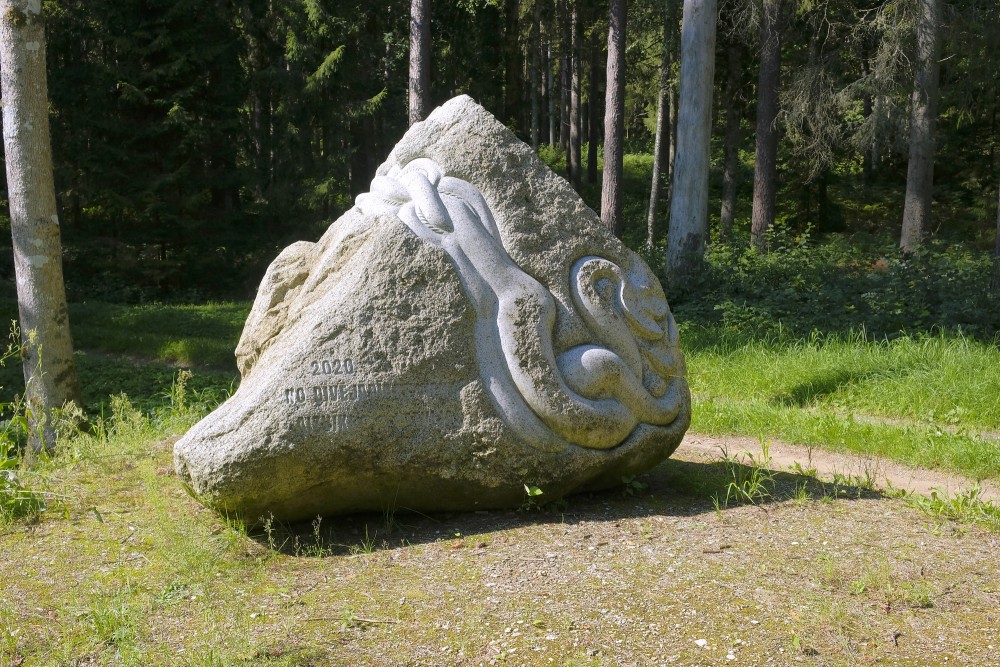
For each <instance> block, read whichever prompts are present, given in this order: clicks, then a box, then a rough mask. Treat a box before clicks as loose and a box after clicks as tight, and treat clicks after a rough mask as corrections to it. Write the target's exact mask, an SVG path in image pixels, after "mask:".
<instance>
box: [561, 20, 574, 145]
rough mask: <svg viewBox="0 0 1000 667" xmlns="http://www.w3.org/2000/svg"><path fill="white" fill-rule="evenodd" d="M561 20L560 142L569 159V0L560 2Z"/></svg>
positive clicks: (571, 37) (571, 82)
mask: <svg viewBox="0 0 1000 667" xmlns="http://www.w3.org/2000/svg"><path fill="white" fill-rule="evenodd" d="M559 9H560V11H559V20H560V21H561V22H562V23H561V26H562V40H561V42H562V43H561V44H560V45H559V51H560V56H559V144H560V145H561V146H562V149H563V150H564V151H565V152H566V159H567V161H568V160H569V129H570V128H569V124H570V120H569V114H570V95H571V94H572V93H571V91H570V89H571V88H572V86H573V81H572V78H571V77H570V73H569V71H570V66H571V65H572V56H571V55H570V52H571V47H572V42H573V33H572V26H571V25H570V15H569V0H561V2H560V4H559Z"/></svg>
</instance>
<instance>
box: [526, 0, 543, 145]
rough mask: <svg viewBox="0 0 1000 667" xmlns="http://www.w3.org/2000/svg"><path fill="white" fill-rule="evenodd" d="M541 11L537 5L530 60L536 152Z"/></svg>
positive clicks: (532, 125)
mask: <svg viewBox="0 0 1000 667" xmlns="http://www.w3.org/2000/svg"><path fill="white" fill-rule="evenodd" d="M540 13H541V9H540V7H539V4H538V3H537V2H536V3H535V8H534V12H533V13H532V20H531V40H530V46H529V48H530V49H531V57H530V58H529V59H528V63H529V67H530V68H531V69H530V75H529V78H530V79H531V147H532V148H534V149H535V150H536V151H537V150H538V135H539V128H540V121H541V118H540V116H541V99H540V98H541V90H540V89H541V87H542V85H541V81H540V78H541V71H542V68H541V60H542V40H541V35H540V30H541V18H540Z"/></svg>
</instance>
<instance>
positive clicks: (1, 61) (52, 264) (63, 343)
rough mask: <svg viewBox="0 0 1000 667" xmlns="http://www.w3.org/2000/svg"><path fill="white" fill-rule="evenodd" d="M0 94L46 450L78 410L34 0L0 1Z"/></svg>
mask: <svg viewBox="0 0 1000 667" xmlns="http://www.w3.org/2000/svg"><path fill="white" fill-rule="evenodd" d="M0 95H2V97H3V137H4V151H5V159H6V164H7V189H8V193H9V200H10V221H11V225H10V226H11V237H12V240H13V247H14V271H15V275H16V279H17V305H18V317H19V319H20V327H21V342H22V345H23V348H22V353H21V357H22V360H23V365H24V383H25V396H26V399H27V404H28V421H29V425H30V427H31V428H30V429H29V431H30V432H29V443H30V445H31V447H32V448H33V449H36V450H37V449H41V448H43V447H44V448H52V447H53V446H54V445H55V429H54V428H53V423H52V411H53V410H54V409H56V408H60V407H62V406H63V404H64V403H66V402H67V401H75V402H77V404H78V405H82V401H80V392H79V387H78V385H77V380H76V368H75V366H74V363H73V341H72V338H71V336H70V330H69V316H68V311H67V308H66V288H65V284H64V282H63V273H62V242H61V239H60V232H59V217H58V215H57V211H56V195H55V186H54V184H53V177H52V146H51V139H50V135H49V111H48V109H49V100H48V89H47V82H46V72H45V26H44V19H43V17H42V10H41V2H39V1H38V0H0Z"/></svg>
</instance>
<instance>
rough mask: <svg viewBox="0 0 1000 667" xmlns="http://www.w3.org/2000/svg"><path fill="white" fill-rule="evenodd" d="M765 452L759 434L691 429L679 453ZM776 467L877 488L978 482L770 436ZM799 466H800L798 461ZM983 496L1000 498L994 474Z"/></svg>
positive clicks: (958, 488) (945, 488)
mask: <svg viewBox="0 0 1000 667" xmlns="http://www.w3.org/2000/svg"><path fill="white" fill-rule="evenodd" d="M750 454H752V455H754V456H757V457H759V456H760V455H761V443H760V441H759V440H756V439H754V438H747V437H740V436H724V437H719V436H710V435H702V434H697V433H688V434H687V435H686V436H685V438H684V441H683V442H682V443H681V446H680V449H679V451H678V455H680V456H682V457H684V458H693V459H694V460H699V459H700V460H708V461H711V460H717V459H719V458H720V457H721V456H731V457H741V458H742V457H745V456H747V455H750ZM769 454H770V457H771V460H772V461H771V467H772V468H774V469H775V470H794V469H799V468H801V469H802V470H810V469H812V470H815V471H816V474H817V475H818V476H819V477H821V478H822V479H825V480H827V481H832V480H834V479H835V478H837V477H838V476H840V477H843V478H847V479H860V480H865V481H871V482H873V483H874V486H876V488H880V489H887V488H888V489H898V490H902V491H912V492H914V493H919V494H922V495H930V493H931V492H932V491H934V490H937V491H938V492H939V493H947V494H949V495H954V494H958V493H963V492H966V491H968V490H969V489H970V488H972V487H973V486H974V485H976V484H977V481H976V480H971V479H967V478H965V477H961V476H959V475H953V474H949V473H946V472H941V471H936V470H923V469H920V468H910V467H907V466H904V465H901V464H899V463H895V462H893V461H888V460H886V459H880V458H876V457H872V456H863V455H858V454H854V455H850V454H842V453H838V452H832V451H829V450H824V449H818V448H814V447H804V446H802V445H793V444H789V443H787V442H781V441H770V446H769ZM797 466H798V467H797ZM978 485H979V487H980V495H979V497H980V498H982V499H983V500H986V501H992V502H996V503H1000V485H998V483H997V482H996V481H993V480H981V481H979V482H978Z"/></svg>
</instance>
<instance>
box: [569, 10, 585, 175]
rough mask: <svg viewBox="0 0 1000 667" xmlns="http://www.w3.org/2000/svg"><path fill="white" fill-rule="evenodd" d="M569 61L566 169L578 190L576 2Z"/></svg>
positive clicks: (578, 54)
mask: <svg viewBox="0 0 1000 667" xmlns="http://www.w3.org/2000/svg"><path fill="white" fill-rule="evenodd" d="M569 63H570V74H569V81H570V84H569V159H568V160H566V169H567V171H568V172H569V182H570V183H572V184H573V187H574V188H575V189H576V190H579V189H580V157H581V154H580V150H581V141H582V136H581V135H582V133H581V132H580V16H579V13H578V11H577V8H576V3H575V2H574V3H572V6H571V8H570V54H569Z"/></svg>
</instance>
